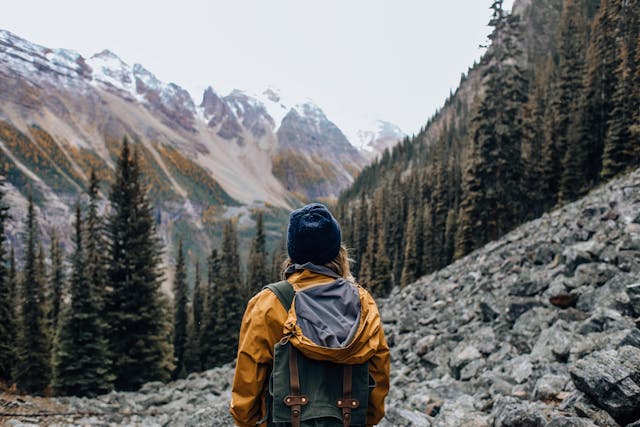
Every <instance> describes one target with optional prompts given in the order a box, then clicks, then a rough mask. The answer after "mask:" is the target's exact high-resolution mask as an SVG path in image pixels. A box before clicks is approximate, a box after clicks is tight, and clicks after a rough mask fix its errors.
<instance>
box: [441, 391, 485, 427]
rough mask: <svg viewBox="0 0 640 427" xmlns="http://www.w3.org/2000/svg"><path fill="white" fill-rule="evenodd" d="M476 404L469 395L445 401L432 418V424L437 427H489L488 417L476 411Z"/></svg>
mask: <svg viewBox="0 0 640 427" xmlns="http://www.w3.org/2000/svg"><path fill="white" fill-rule="evenodd" d="M476 403H477V401H476V399H474V398H473V397H472V396H469V395H461V396H458V398H457V399H455V400H447V401H445V403H444V404H443V405H442V408H441V409H440V412H439V413H438V415H436V416H435V417H434V423H433V424H434V425H436V426H438V427H489V426H490V425H491V424H490V423H489V416H488V415H487V414H484V413H482V412H480V411H478V410H477V409H476Z"/></svg>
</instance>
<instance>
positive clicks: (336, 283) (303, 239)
mask: <svg viewBox="0 0 640 427" xmlns="http://www.w3.org/2000/svg"><path fill="white" fill-rule="evenodd" d="M287 252H288V255H289V258H288V259H287V260H286V261H285V263H284V264H283V273H282V274H283V278H284V279H286V280H284V281H282V282H278V283H275V284H270V285H268V286H266V287H265V288H264V289H263V290H262V291H261V292H260V293H258V294H257V295H256V296H254V297H253V298H252V299H251V300H250V301H249V303H248V306H247V309H246V311H245V313H244V317H243V319H242V327H241V330H240V338H239V345H238V359H237V364H236V371H235V377H234V380H233V389H232V392H231V409H230V410H231V414H232V415H233V418H234V420H235V422H236V425H238V426H240V427H254V426H293V427H297V426H365V425H366V426H373V425H376V424H377V423H378V422H380V420H381V419H382V417H383V416H384V399H385V396H386V395H387V393H388V391H389V346H388V345H387V341H386V339H385V336H384V331H383V329H382V322H381V321H380V315H379V313H378V308H377V306H376V303H375V301H374V299H373V298H372V297H371V295H370V294H369V293H368V292H367V291H366V290H365V289H363V288H362V287H360V286H359V285H356V284H354V280H353V276H352V275H351V272H350V271H349V260H348V257H347V250H346V249H345V247H344V246H342V244H341V233H340V226H339V225H338V223H337V221H336V220H335V219H334V218H333V216H332V215H331V213H330V212H329V210H328V209H327V208H326V207H325V206H324V205H322V204H319V203H313V204H310V205H307V206H305V207H303V208H301V209H298V210H295V211H293V212H292V213H291V215H290V218H289V226H288V230H287Z"/></svg>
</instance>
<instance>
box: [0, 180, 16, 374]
mask: <svg viewBox="0 0 640 427" xmlns="http://www.w3.org/2000/svg"><path fill="white" fill-rule="evenodd" d="M3 184H4V183H3V182H1V181H0V381H5V382H8V381H9V380H10V379H11V372H12V371H13V364H14V360H15V358H14V354H13V351H14V345H15V342H14V334H15V319H14V315H15V313H14V308H13V305H14V303H15V301H14V300H13V289H12V287H13V278H12V277H10V274H9V273H10V271H9V269H8V268H7V266H8V264H9V262H10V260H9V259H7V247H6V244H7V242H6V240H7V239H6V236H5V224H6V222H7V220H8V219H9V218H10V215H9V207H8V206H7V205H6V203H5V201H4V195H5V194H4V191H3V189H2V185H3ZM11 258H13V252H12V254H11Z"/></svg>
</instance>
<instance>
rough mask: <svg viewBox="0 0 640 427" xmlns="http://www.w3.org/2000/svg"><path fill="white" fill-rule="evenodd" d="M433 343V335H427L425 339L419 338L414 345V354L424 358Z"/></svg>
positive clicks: (434, 338)
mask: <svg viewBox="0 0 640 427" xmlns="http://www.w3.org/2000/svg"><path fill="white" fill-rule="evenodd" d="M435 341H436V336H435V335H427V336H425V337H422V338H420V339H419V340H418V342H416V345H415V349H416V354H417V355H418V356H424V355H425V354H427V353H428V352H429V350H430V348H431V346H432V345H433V343H434V342H435Z"/></svg>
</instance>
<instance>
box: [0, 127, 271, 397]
mask: <svg viewBox="0 0 640 427" xmlns="http://www.w3.org/2000/svg"><path fill="white" fill-rule="evenodd" d="M102 190H106V189H102ZM106 193H107V194H108V201H109V207H110V208H109V209H108V210H107V211H106V212H104V213H101V212H100V209H99V206H100V203H99V202H100V194H101V182H100V181H99V179H98V177H97V175H96V173H94V172H92V174H91V178H90V185H89V187H88V190H87V194H86V195H84V197H83V198H82V200H78V202H77V205H76V208H75V216H74V218H73V225H74V235H73V243H74V244H73V247H72V250H71V251H70V253H65V252H64V250H63V248H62V245H61V244H60V240H59V238H58V236H57V234H56V231H55V230H53V231H52V232H51V235H50V236H49V241H50V242H51V244H50V247H49V248H44V247H43V245H42V243H41V242H42V241H43V240H44V239H43V238H42V237H43V236H40V235H39V233H40V231H39V230H40V228H39V226H38V217H37V213H36V212H37V210H36V208H35V203H34V201H33V198H32V197H30V198H29V204H28V214H27V216H26V217H25V218H24V230H25V231H24V233H23V236H22V242H21V243H22V248H23V256H22V259H18V260H17V259H16V256H15V251H14V248H13V247H11V248H9V247H8V246H9V245H8V240H7V239H6V235H5V226H6V223H7V220H8V219H9V218H10V216H11V209H10V207H9V206H8V204H7V203H6V201H5V200H4V198H5V193H4V191H2V189H1V188H0V386H2V387H3V388H6V389H12V390H14V391H16V392H19V393H28V394H34V395H75V396H95V395H98V394H103V393H107V392H109V391H111V390H125V391H127V390H137V389H139V388H140V386H142V385H143V384H144V383H146V382H150V381H167V380H170V379H176V378H183V377H185V376H186V375H187V374H188V373H190V372H195V371H201V370H204V369H209V368H212V367H215V366H219V365H222V364H225V363H228V362H230V361H232V360H233V359H234V358H235V354H236V346H237V337H238V333H239V330H240V321H241V317H242V314H243V311H244V305H245V303H246V301H247V300H248V299H249V298H250V297H251V296H252V295H253V294H255V293H256V292H258V291H259V290H260V288H257V287H255V286H254V287H253V288H252V287H249V285H248V283H251V284H255V283H261V284H266V283H268V282H269V281H273V280H275V279H276V276H277V274H278V268H279V264H280V262H281V258H282V253H281V252H282V251H283V248H282V247H279V248H278V250H276V251H274V253H273V255H272V256H273V258H270V257H269V255H268V254H267V250H266V243H265V232H264V229H263V215H262V213H261V212H257V214H256V215H257V227H256V229H257V230H256V235H255V238H254V240H253V244H252V247H251V253H250V258H249V261H248V266H247V270H248V271H247V278H248V282H245V281H244V279H243V274H242V271H241V263H240V256H239V252H238V236H237V230H236V226H235V224H234V221H233V220H229V221H228V222H227V224H226V225H225V228H224V234H223V242H222V246H221V247H220V248H217V249H213V250H212V252H211V254H210V255H209V256H208V257H207V259H206V260H204V264H203V265H201V263H200V262H199V261H196V262H195V264H194V265H193V266H188V265H186V256H185V251H184V248H183V245H182V242H180V244H179V247H178V251H177V253H176V254H170V258H173V259H175V261H176V262H175V270H174V271H172V273H173V274H172V277H173V280H172V286H173V289H172V291H173V292H172V293H173V301H171V300H170V299H169V298H167V293H166V292H164V291H163V290H162V289H161V285H162V283H163V281H164V279H165V277H164V273H165V272H164V270H163V266H162V256H163V247H164V245H163V243H162V242H161V241H160V239H159V238H158V236H157V232H156V219H155V216H154V211H153V206H152V204H151V203H150V200H149V197H148V191H147V189H146V185H145V180H144V176H143V174H142V172H141V168H140V162H139V155H138V151H137V147H133V148H132V146H131V145H130V144H129V142H128V141H127V139H126V138H125V139H124V141H123V144H122V149H121V152H120V155H119V157H118V161H117V167H116V172H115V179H114V182H113V183H112V184H111V186H110V188H109V189H108V191H106ZM19 266H20V267H21V268H19ZM191 267H193V269H194V270H193V271H194V274H193V275H192V277H193V278H194V279H193V283H188V274H187V269H188V268H191Z"/></svg>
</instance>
